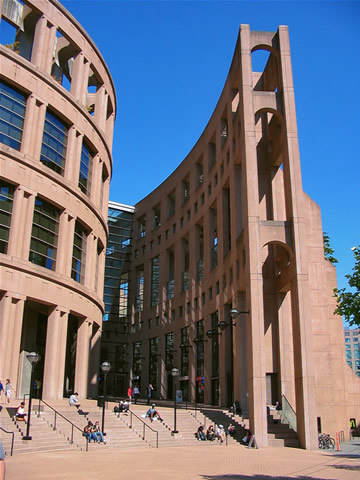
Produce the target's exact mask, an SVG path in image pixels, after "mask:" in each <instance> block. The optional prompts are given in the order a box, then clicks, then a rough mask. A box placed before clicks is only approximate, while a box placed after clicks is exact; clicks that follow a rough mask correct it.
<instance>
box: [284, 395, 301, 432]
mask: <svg viewBox="0 0 360 480" xmlns="http://www.w3.org/2000/svg"><path fill="white" fill-rule="evenodd" d="M281 406H282V410H281V412H280V417H281V423H283V420H284V419H285V420H286V421H287V423H288V424H289V426H290V428H291V429H292V430H294V432H297V426H296V413H295V412H294V409H293V408H292V406H291V405H290V403H289V402H288V399H287V398H286V397H285V395H282V396H281Z"/></svg>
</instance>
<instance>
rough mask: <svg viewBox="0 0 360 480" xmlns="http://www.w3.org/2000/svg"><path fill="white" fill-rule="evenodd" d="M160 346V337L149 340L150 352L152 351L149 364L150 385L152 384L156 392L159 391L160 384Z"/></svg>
mask: <svg viewBox="0 0 360 480" xmlns="http://www.w3.org/2000/svg"><path fill="white" fill-rule="evenodd" d="M158 346H159V339H158V337H154V338H150V340H149V350H150V362H149V383H151V384H152V386H153V387H154V390H157V383H158V362H159V355H158Z"/></svg>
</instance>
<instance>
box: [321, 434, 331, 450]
mask: <svg viewBox="0 0 360 480" xmlns="http://www.w3.org/2000/svg"><path fill="white" fill-rule="evenodd" d="M319 448H322V449H329V450H334V448H335V440H334V439H333V438H332V437H330V435H329V434H328V433H320V434H319Z"/></svg>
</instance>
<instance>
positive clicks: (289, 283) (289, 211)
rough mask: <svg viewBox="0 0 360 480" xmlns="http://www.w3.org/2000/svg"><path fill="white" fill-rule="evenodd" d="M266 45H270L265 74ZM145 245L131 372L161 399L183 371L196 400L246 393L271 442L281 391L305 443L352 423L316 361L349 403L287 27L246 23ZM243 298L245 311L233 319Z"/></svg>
mask: <svg viewBox="0 0 360 480" xmlns="http://www.w3.org/2000/svg"><path fill="white" fill-rule="evenodd" d="M257 50H266V51H268V52H269V56H268V59H267V62H266V65H265V66H264V68H263V70H262V71H261V72H256V71H253V68H252V65H253V61H252V60H253V59H252V57H253V56H254V52H256V51H257ZM133 244H134V255H133V257H134V260H133V277H132V284H133V285H134V286H135V287H134V288H133V292H132V298H131V301H132V305H133V315H132V325H131V332H132V333H131V335H130V342H131V343H132V344H133V358H132V379H133V382H134V383H139V384H140V385H141V391H143V390H144V389H145V386H146V384H147V383H148V382H150V383H152V384H153V386H154V387H155V395H156V396H157V397H158V398H173V379H172V375H171V370H172V368H173V367H177V368H178V369H179V372H180V377H179V380H178V381H179V383H177V388H180V389H181V390H182V392H183V396H184V397H185V399H186V400H188V401H192V402H194V401H195V402H198V403H199V402H200V403H202V402H205V403H206V404H214V405H222V406H230V405H231V404H232V403H233V402H234V401H239V403H240V405H241V409H242V412H243V413H244V415H245V416H249V419H250V428H251V430H252V431H254V432H256V438H257V442H258V444H259V445H260V446H266V445H272V443H273V444H276V440H274V438H273V437H274V436H271V434H270V433H269V432H270V430H269V431H268V418H267V409H266V405H269V404H275V401H276V400H279V399H281V398H282V396H284V397H286V398H287V399H288V401H289V403H290V405H291V406H292V408H293V409H294V410H295V411H296V420H297V438H298V441H299V442H300V445H301V446H302V447H304V448H317V431H316V426H317V419H316V418H317V417H319V418H321V420H322V425H323V427H324V429H325V430H326V431H330V432H332V433H335V432H334V431H333V430H334V428H337V429H338V430H341V429H346V428H347V427H346V424H347V423H346V418H345V415H344V414H342V415H338V416H337V418H336V426H335V423H334V418H333V417H331V415H330V414H329V411H330V410H329V404H328V402H327V400H326V398H331V390H332V389H333V388H334V384H332V383H331V381H329V378H331V377H329V375H328V374H326V372H324V371H323V368H322V367H321V368H315V365H318V364H320V365H324V366H325V365H327V366H329V365H330V364H331V369H332V372H333V373H334V375H335V376H336V378H341V379H342V380H341V382H340V383H341V385H337V388H338V393H339V398H341V400H340V401H339V405H341V404H342V402H344V401H345V386H344V380H343V379H344V375H343V371H342V369H343V368H344V366H345V358H344V352H340V351H339V350H338V349H336V351H335V349H334V348H333V345H334V339H335V337H336V335H337V336H338V337H339V335H340V337H339V338H340V341H341V342H342V335H341V319H339V318H336V317H334V315H333V314H332V313H331V312H332V310H331V303H332V300H331V294H330V295H329V286H328V276H327V273H326V271H327V269H328V266H327V261H326V260H325V259H324V253H323V240H322V227H321V218H320V214H319V212H318V211H317V207H316V205H315V204H314V202H312V201H311V200H310V199H309V198H308V197H307V196H306V195H305V194H304V192H303V189H302V182H301V171H300V159H299V148H298V138H297V125H296V113H295V100H294V86H293V81H292V70H291V58H290V44H289V38H288V31H287V27H284V26H280V27H279V29H278V31H277V32H275V33H274V32H252V31H250V28H249V26H248V25H242V26H241V28H240V33H239V38H238V41H237V45H236V48H235V52H234V57H233V60H232V64H231V67H230V70H229V74H228V76H227V79H226V82H225V86H224V89H223V92H222V94H221V96H220V99H219V101H218V104H217V106H216V108H215V110H214V113H213V115H212V117H211V119H210V120H209V123H208V125H207V126H206V128H205V130H204V132H203V133H202V135H201V137H200V138H199V140H198V142H197V143H196V145H195V146H194V148H193V149H192V150H191V152H190V153H189V155H188V156H187V157H186V158H185V159H184V161H183V162H182V163H181V164H180V165H179V167H178V168H177V169H176V170H175V171H174V173H173V174H172V175H171V176H169V177H168V178H167V179H166V180H165V181H164V182H163V183H162V184H161V185H160V186H159V187H158V188H157V189H156V190H154V191H153V192H152V193H151V194H150V195H148V196H147V197H146V198H144V199H143V200H142V201H140V202H139V203H138V204H137V205H136V211H135V218H134V242H133ZM333 286H335V285H333ZM234 308H235V309H237V311H238V312H242V313H240V314H239V315H237V317H235V318H232V317H231V315H230V312H231V310H232V309H234ZM330 323H331V325H332V327H331V328H330V327H329V325H330ZM335 325H336V328H335ZM325 356H326V357H327V358H328V361H327V362H324V357H325ZM340 357H341V359H342V362H340V363H339V362H338V366H337V367H335V364H336V361H335V358H340ZM330 359H331V360H330ZM325 379H326V381H325ZM325 384H326V385H325ZM324 392H327V393H326V395H327V397H326V395H324ZM340 392H341V393H340ZM358 400H359V399H357V400H356V401H358ZM296 441H297V440H296V439H295V440H294V442H295V443H294V445H296ZM289 442H291V441H290V440H289ZM289 442H288V444H290V443H289Z"/></svg>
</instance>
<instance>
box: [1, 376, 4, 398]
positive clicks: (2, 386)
mask: <svg viewBox="0 0 360 480" xmlns="http://www.w3.org/2000/svg"><path fill="white" fill-rule="evenodd" d="M3 392H4V385H3V383H2V380H0V402H1V399H2V395H3Z"/></svg>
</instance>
